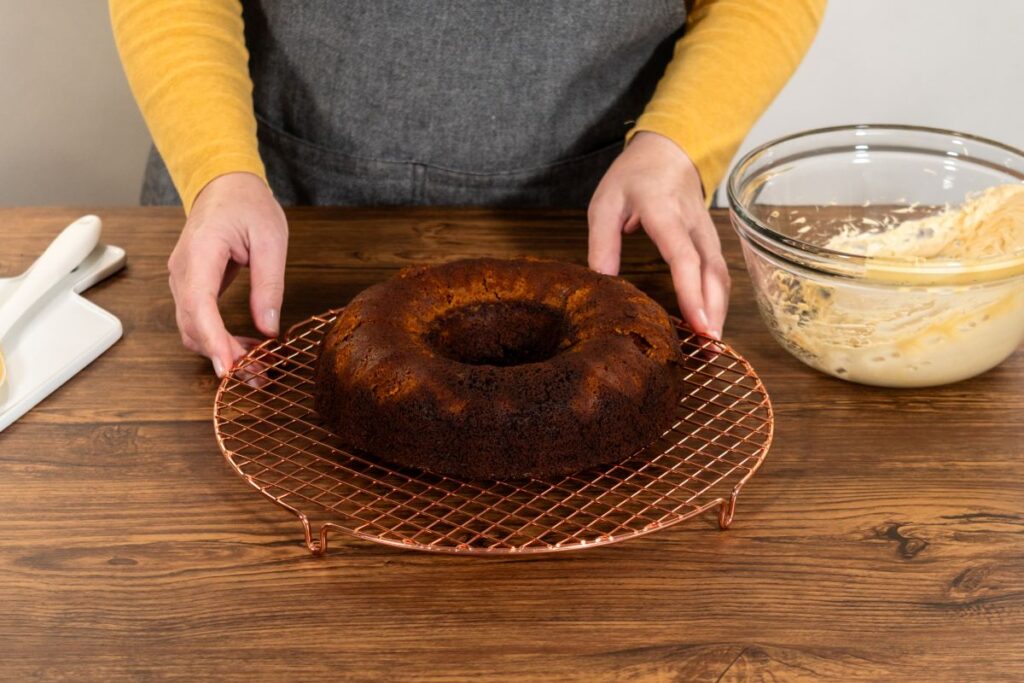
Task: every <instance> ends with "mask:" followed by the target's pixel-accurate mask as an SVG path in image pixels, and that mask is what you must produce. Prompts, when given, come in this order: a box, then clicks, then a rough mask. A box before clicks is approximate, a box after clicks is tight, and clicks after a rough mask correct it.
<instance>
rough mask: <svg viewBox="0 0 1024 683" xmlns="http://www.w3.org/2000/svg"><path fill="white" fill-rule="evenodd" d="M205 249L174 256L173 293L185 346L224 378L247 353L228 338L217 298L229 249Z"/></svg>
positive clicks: (217, 244)
mask: <svg viewBox="0 0 1024 683" xmlns="http://www.w3.org/2000/svg"><path fill="white" fill-rule="evenodd" d="M203 246H204V247H205V248H197V249H191V250H190V251H189V253H188V254H187V255H184V258H179V257H178V256H177V255H175V256H172V262H171V264H170V269H171V280H170V281H171V291H172V293H173V294H174V301H175V305H176V308H175V316H176V318H177V321H178V329H179V330H181V338H182V342H183V343H184V344H185V346H186V347H187V348H189V349H191V350H193V351H195V352H197V353H201V354H202V355H204V356H206V357H207V358H209V359H210V362H211V363H213V369H214V371H215V372H216V373H217V376H218V377H223V376H224V374H225V373H226V372H227V370H228V369H229V368H230V367H231V366H232V365H233V364H234V362H235V360H236V359H237V358H239V357H240V356H242V355H244V353H245V350H244V349H243V348H242V345H241V344H240V343H239V342H238V340H236V339H235V338H234V337H232V336H231V335H230V334H228V331H227V329H226V328H225V327H224V321H223V320H222V319H221V317H220V311H218V310H217V295H218V294H219V292H220V287H221V283H222V281H223V279H224V274H225V270H226V268H227V264H228V260H229V258H230V253H229V250H228V247H227V245H226V244H224V243H223V242H220V241H217V240H214V241H212V243H207V244H204V245H203Z"/></svg>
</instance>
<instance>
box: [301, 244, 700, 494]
mask: <svg viewBox="0 0 1024 683" xmlns="http://www.w3.org/2000/svg"><path fill="white" fill-rule="evenodd" d="M681 391H682V355H681V352H680V350H679V344H678V341H677V337H676V333H675V330H674V329H673V326H672V323H671V321H670V320H669V317H668V315H667V314H666V313H665V310H664V309H662V308H661V307H660V306H659V305H658V304H656V303H655V302H654V301H653V300H651V299H650V298H649V297H647V296H646V295H645V294H643V293H642V292H641V291H640V290H638V289H637V288H636V287H634V286H633V285H631V284H629V283H628V282H626V281H625V280H622V279H619V278H615V277H609V276H606V275H599V274H597V273H594V272H592V271H589V270H587V269H586V268H582V267H580V266H575V265H571V264H566V263H559V262H555V261H542V260H535V259H515V260H499V259H487V258H482V259H467V260H462V261H454V262H451V263H446V264H443V265H439V266H432V267H413V268H407V269H405V270H403V271H401V272H400V273H399V274H398V275H397V276H396V277H394V278H392V279H390V280H388V281H386V282H382V283H380V284H378V285H374V286H373V287H370V288H368V289H366V290H365V291H363V292H362V293H360V294H359V295H358V296H356V297H355V298H354V299H352V301H351V302H350V303H349V305H348V306H346V307H345V308H344V310H342V311H341V312H340V314H339V315H338V317H337V320H336V321H335V323H334V325H333V326H332V328H331V329H330V331H329V332H328V334H327V335H326V337H325V338H324V340H323V342H322V344H321V347H320V353H319V359H318V362H317V367H316V390H315V400H316V407H317V410H318V412H319V414H320V416H321V417H322V419H323V420H324V421H325V423H326V424H327V425H328V427H329V428H330V429H331V430H332V431H334V432H335V433H336V434H337V436H338V437H339V438H340V439H341V441H342V443H343V444H345V446H346V447H347V448H351V449H355V450H357V451H362V452H365V453H369V454H371V455H373V456H376V457H379V458H381V459H383V460H386V461H390V462H393V463H397V464H399V465H408V466H413V467H418V468H422V469H425V470H428V471H431V472H434V473H437V474H443V475H449V476H453V477H457V478H464V479H518V478H524V477H535V478H548V477H552V476H556V475H562V474H568V473H571V472H575V471H577V470H580V469H583V468H586V467H590V466H592V465H597V464H602V463H608V462H612V461H615V460H621V459H623V458H625V457H628V456H630V455H632V454H633V453H635V452H636V451H638V450H639V449H641V448H643V447H645V446H647V445H648V444H649V443H650V442H651V441H653V440H654V439H655V438H657V437H658V436H659V435H660V434H661V433H662V432H663V431H664V430H666V429H668V428H669V427H671V426H672V416H673V414H674V411H675V407H676V404H677V403H678V401H679V398H680V394H681Z"/></svg>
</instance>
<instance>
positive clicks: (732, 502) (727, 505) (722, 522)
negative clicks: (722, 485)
mask: <svg viewBox="0 0 1024 683" xmlns="http://www.w3.org/2000/svg"><path fill="white" fill-rule="evenodd" d="M739 493H740V492H739V490H734V491H733V492H732V495H730V496H729V497H728V498H726V499H725V500H723V501H722V505H721V507H719V508H718V528H719V529H722V530H725V529H728V528H729V525H730V524H732V517H733V515H734V514H735V513H736V498H737V496H739Z"/></svg>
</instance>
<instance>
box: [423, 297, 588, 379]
mask: <svg viewBox="0 0 1024 683" xmlns="http://www.w3.org/2000/svg"><path fill="white" fill-rule="evenodd" d="M567 331H568V323H567V321H566V319H565V316H564V315H562V313H561V312H560V311H558V310H556V309H554V308H551V307H550V306H545V305H544V304H537V303H530V302H525V301H508V302H505V301H502V302H497V303H486V304H474V305H472V306H463V307H461V308H456V309H454V310H452V311H449V312H448V313H446V314H445V315H444V316H442V317H440V318H438V319H437V320H436V321H434V323H433V325H432V326H431V329H430V332H429V333H428V335H427V341H428V342H429V343H430V345H431V346H432V347H434V350H436V351H437V352H438V353H439V354H441V355H442V356H444V357H446V358H450V359H452V360H454V361H458V362H460V363H467V364H469V365H502V366H505V365H523V364H525V363H537V362H540V361H543V360H547V359H548V358H551V357H552V356H554V355H555V354H556V353H557V352H558V348H559V346H560V345H561V343H562V341H563V340H564V339H565V337H566V333H567Z"/></svg>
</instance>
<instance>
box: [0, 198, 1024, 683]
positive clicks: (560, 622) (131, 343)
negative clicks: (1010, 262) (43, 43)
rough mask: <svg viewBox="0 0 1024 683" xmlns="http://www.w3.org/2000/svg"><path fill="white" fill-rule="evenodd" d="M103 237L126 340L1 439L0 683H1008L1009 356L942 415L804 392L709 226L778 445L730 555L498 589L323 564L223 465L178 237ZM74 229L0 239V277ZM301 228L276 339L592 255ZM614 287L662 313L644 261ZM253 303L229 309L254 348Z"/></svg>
mask: <svg viewBox="0 0 1024 683" xmlns="http://www.w3.org/2000/svg"><path fill="white" fill-rule="evenodd" d="M93 210H95V211H96V212H97V213H99V214H100V215H101V216H102V217H103V219H104V222H105V228H104V237H105V239H106V240H107V241H109V242H110V243H113V244H118V245H120V246H122V247H124V248H125V249H126V250H127V252H128V267H127V269H126V270H125V271H124V272H122V273H121V274H119V275H117V276H115V277H113V278H112V279H110V280H109V281H107V282H104V283H102V284H100V285H98V286H97V287H95V288H94V289H92V290H90V292H88V298H90V299H92V300H93V301H95V302H97V303H98V304H100V305H101V306H103V307H105V308H107V309H108V310H110V311H111V312H113V313H114V314H116V315H117V316H118V317H120V318H121V320H122V322H123V323H124V328H125V334H124V338H123V339H122V340H121V341H120V342H118V344H117V345H115V346H114V347H113V348H112V349H111V350H110V351H109V352H107V353H106V354H105V355H104V356H102V357H101V358H100V359H99V360H97V361H96V362H95V363H93V364H92V365H91V366H90V367H89V368H87V369H86V370H85V371H84V372H82V373H81V374H80V375H78V376H77V377H75V378H74V379H72V380H71V381H70V382H69V383H68V384H67V385H65V386H64V387H62V388H61V389H60V390H58V391H57V392H56V393H55V394H53V395H52V396H51V397H50V398H48V399H47V400H46V401H44V402H43V403H42V404H40V405H39V406H38V407H37V408H36V409H35V410H33V411H32V412H30V413H29V414H28V415H26V416H25V417H24V418H22V419H21V420H20V421H19V422H17V423H15V424H14V425H13V426H11V427H10V428H9V429H7V430H6V431H5V432H3V433H0V609H2V612H0V613H2V618H0V679H4V680H29V679H42V680H75V681H82V680H100V681H107V680H122V679H129V680H173V679H179V680H246V681H251V680H312V679H313V678H314V677H326V678H328V679H331V680H339V679H340V680H367V681H395V680H425V681H456V680H466V679H480V680H486V681H533V680H558V681H618V680H629V681H663V680H665V681H670V680H671V681H739V680H772V681H775V680H780V681H781V680H804V679H806V680H822V679H831V680H843V681H861V680H864V681H868V680H872V681H876V680H920V681H935V680H951V681H953V680H960V681H969V680H970V681H974V680H986V681H993V680H1024V352H1021V351H1018V353H1016V354H1015V355H1014V356H1013V357H1012V358H1011V359H1010V360H1009V361H1008V362H1006V363H1005V364H1003V365H1002V366H1001V367H999V368H997V369H995V370H993V371H991V372H989V373H987V374H986V375H984V376H982V377H979V378H976V379H974V380H970V381H967V382H963V383H960V384H956V385H953V386H948V387H942V388H937V389H929V390H904V391H893V390H882V389H873V388H868V387H861V386H856V385H852V384H846V383H843V382H840V381H838V380H834V379H831V378H828V377H826V376H824V375H821V374H818V373H816V372H814V371H813V370H810V369H808V368H806V367H804V366H803V365H801V364H800V363H799V362H797V361H796V360H794V359H792V358H791V357H790V356H788V355H787V354H786V353H785V352H784V351H783V350H782V349H781V348H780V347H778V346H777V345H776V344H775V342H774V341H772V339H771V338H770V336H769V335H768V333H767V331H766V329H765V327H764V326H763V325H762V323H761V321H760V319H759V318H758V316H757V313H756V310H755V308H754V303H753V297H752V294H751V290H750V284H749V281H748V279H747V276H746V274H745V271H744V269H743V264H742V259H741V257H740V255H739V250H738V246H737V243H736V240H735V238H734V237H733V236H732V232H731V230H730V229H729V228H728V227H727V219H726V217H725V215H724V214H717V215H716V219H717V220H718V223H719V226H720V227H721V232H722V235H723V239H724V241H725V248H726V252H727V258H728V260H729V262H730V267H731V269H732V274H733V279H734V283H735V285H734V290H733V297H732V312H731V315H730V318H729V321H728V324H727V330H726V337H727V339H728V340H729V341H730V342H732V344H733V345H734V346H735V347H736V348H737V350H739V351H740V352H741V353H743V354H744V355H745V356H746V357H747V358H748V359H749V360H750V361H751V362H752V363H753V365H754V367H755V368H757V370H758V371H759V372H760V374H761V376H762V378H763V379H764V382H765V384H766V386H767V387H768V390H769V392H770V393H771V395H772V398H773V400H774V404H775V409H776V419H777V427H776V438H775V445H774V446H773V448H772V450H771V452H770V453H769V455H768V458H767V460H766V462H765V465H764V467H763V468H762V469H761V471H760V472H759V473H758V474H757V476H755V477H754V478H753V479H752V480H751V482H750V483H749V484H748V485H747V487H746V488H745V489H744V491H743V494H742V496H741V497H740V500H739V505H738V508H737V512H736V521H735V522H734V525H733V527H732V529H731V530H729V531H725V532H720V531H718V530H717V529H716V528H715V527H714V525H713V524H711V523H710V522H704V521H696V522H691V523H687V524H685V525H682V526H677V527H673V528H669V529H666V530H664V531H661V532H658V533H655V534H651V535H650V536H647V537H644V538H639V539H635V540H632V541H627V542H625V543H622V544H618V545H611V546H606V547H600V548H595V549H592V550H586V551H582V552H573V553H566V554H556V555H550V556H533V557H528V558H512V559H474V558H463V557H449V556H434V555H428V554H421V553H417V552H413V551H403V550H398V549H394V548H389V547H384V546H378V545H375V544H371V543H368V542H362V541H352V540H346V539H344V538H343V537H340V536H335V537H333V538H332V541H333V542H332V549H331V551H330V552H329V553H328V555H327V556H326V557H322V558H315V557H312V556H311V555H310V554H309V553H308V552H307V551H306V549H305V547H304V545H303V542H302V534H301V529H300V527H299V525H298V523H297V522H296V520H295V518H294V517H292V516H291V515H289V514H288V513H287V512H285V511H283V510H281V509H279V508H277V507H275V506H274V505H273V504H271V503H270V502H269V501H267V500H266V499H264V498H262V497H261V496H260V495H259V494H258V493H257V492H255V491H253V490H252V489H251V488H249V487H248V486H247V485H246V484H245V483H244V482H243V481H242V480H241V479H239V478H238V477H237V475H235V474H234V473H233V472H232V470H231V469H230V468H229V466H228V465H227V463H226V462H225V461H224V459H223V458H222V456H221V454H220V452H219V450H218V448H217V445H216V442H215V440H214V435H213V428H212V424H211V419H210V417H211V409H212V401H213V394H214V390H215V378H214V376H213V374H212V372H211V371H210V368H209V365H208V364H207V363H206V362H205V361H203V360H201V359H199V358H197V357H195V356H193V355H191V354H190V353H188V352H187V351H185V350H184V349H182V348H181V346H180V344H179V340H178V335H177V332H176V330H175V325H174V314H173V307H172V301H171V297H170V294H169V292H168V289H167V272H166V265H165V264H166V260H167V256H168V254H169V253H170V250H171V248H172V246H173V245H174V242H175V239H176V235H177V231H178V229H179V228H180V224H181V217H180V215H179V212H178V210H175V209H116V210H115V209H112V210H97V209H95V208H93ZM83 212H84V210H70V209H68V210H65V209H28V208H26V209H4V210H0V236H2V241H0V274H2V275H13V274H16V273H17V272H20V271H21V270H22V269H23V268H24V267H25V266H27V265H28V264H29V263H30V262H31V260H32V259H33V258H34V256H35V255H37V254H38V253H39V252H41V250H42V249H43V248H44V247H45V245H46V244H47V242H48V241H49V240H50V239H51V238H52V236H53V235H54V234H55V233H56V231H57V230H59V229H60V228H61V227H63V226H64V225H65V224H66V223H68V222H69V221H70V220H71V219H73V218H74V217H76V216H77V215H79V214H80V213H83ZM290 219H291V229H292V237H291V252H290V255H289V266H288V277H287V292H286V300H285V309H284V314H283V315H284V322H285V323H286V324H290V323H292V322H295V321H298V320H300V319H302V318H304V317H306V316H308V315H310V314H312V313H315V312H319V311H322V310H325V309H327V308H330V307H333V306H337V305H340V304H343V303H344V302H346V301H347V300H348V299H349V298H350V297H352V296H353V295H354V294H355V293H356V292H358V291H359V290H361V289H362V288H364V287H366V286H368V285H370V284H372V283H374V282H377V281H379V280H381V279H383V278H385V277H387V276H389V275H391V274H392V273H394V272H395V270H396V269H398V268H400V267H402V266H405V265H408V264H413V263H431V262H436V261H440V260H444V259H452V258H457V257H462V256H472V255H484V254H487V255H511V254H536V255H542V256H548V257H555V258H561V259H565V260H570V261H576V262H580V263H582V262H584V260H585V255H586V229H585V221H584V219H583V217H582V216H581V215H579V214H575V213H494V212H490V211H483V210H437V209H422V210H401V211H388V210H354V209H299V210H294V211H291V212H290ZM623 273H624V275H625V276H626V277H628V278H629V279H630V280H632V281H633V282H634V283H636V284H637V285H639V286H640V287H641V288H643V289H644V290H645V291H647V292H648V293H650V294H651V295H652V296H654V297H655V298H656V299H658V300H659V301H660V302H661V303H662V304H664V305H666V306H668V307H670V308H672V307H673V306H674V304H673V296H672V293H671V284H670V281H669V278H668V276H667V273H666V268H665V266H664V264H663V263H662V262H661V261H660V259H659V258H658V257H657V254H656V252H655V251H654V250H653V249H652V248H651V247H650V245H649V243H648V242H647V240H646V238H644V237H643V236H636V237H633V238H629V239H628V242H627V247H626V252H625V263H624V267H623ZM243 280H244V278H239V282H238V283H237V284H236V285H235V286H234V287H232V289H231V290H230V291H229V292H228V293H227V294H226V295H225V297H224V301H223V308H224V312H225V317H226V319H227V321H228V325H229V327H230V329H232V330H233V331H236V332H239V333H243V332H245V333H252V331H253V330H252V326H251V324H250V323H249V322H248V321H247V316H248V313H247V310H248V307H247V304H246V301H247V298H246V297H247V291H246V287H245V285H244V282H243ZM68 333H69V334H73V333H74V331H73V330H68Z"/></svg>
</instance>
